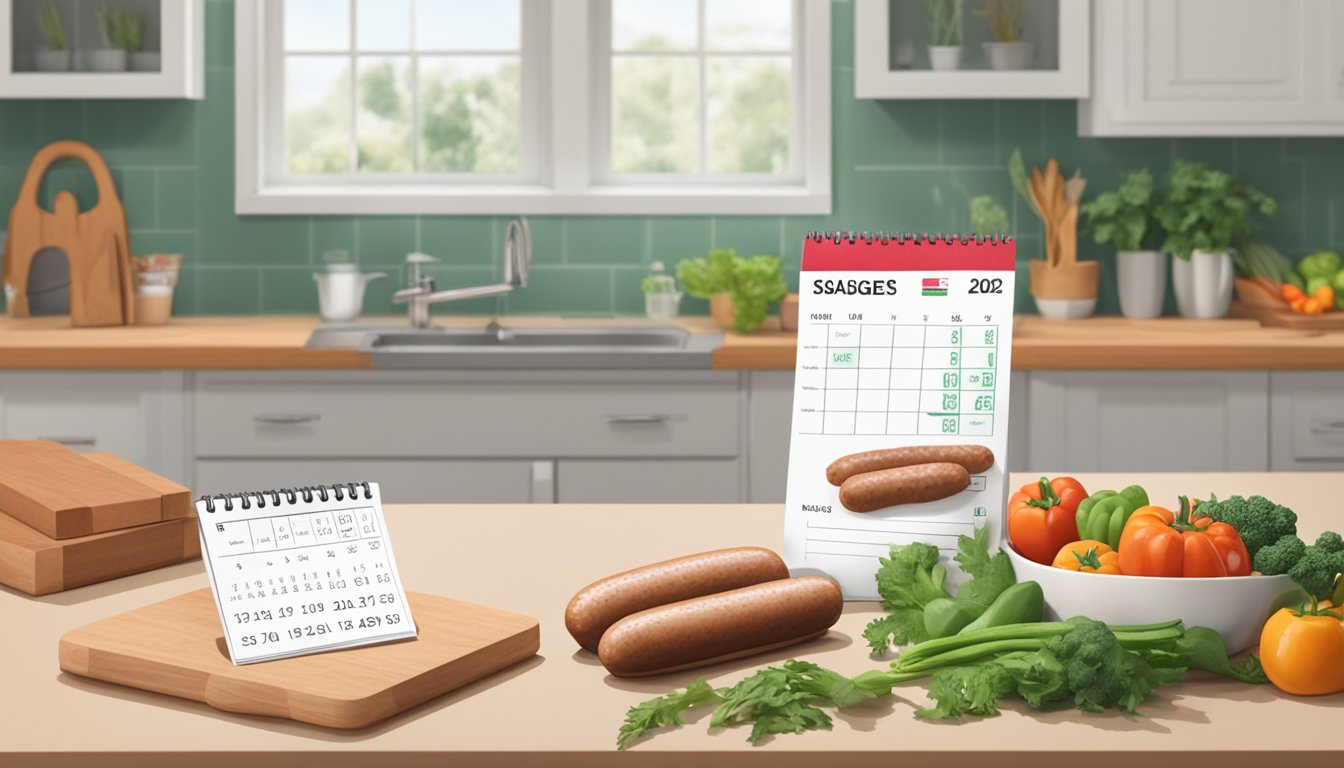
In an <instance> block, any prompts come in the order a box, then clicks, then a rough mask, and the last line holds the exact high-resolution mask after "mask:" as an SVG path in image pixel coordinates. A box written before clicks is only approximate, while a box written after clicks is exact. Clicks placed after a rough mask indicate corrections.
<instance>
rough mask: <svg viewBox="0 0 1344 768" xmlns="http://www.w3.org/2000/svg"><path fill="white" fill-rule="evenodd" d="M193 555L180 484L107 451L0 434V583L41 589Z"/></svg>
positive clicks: (196, 544) (192, 522)
mask: <svg viewBox="0 0 1344 768" xmlns="http://www.w3.org/2000/svg"><path fill="white" fill-rule="evenodd" d="M199 556H200V540H199V536H198V534H197V531H196V517H195V511H194V507H193V505H192V501H191V491H190V490H188V489H187V488H185V487H183V486H181V485H178V484H177V483H174V482H172V481H171V480H168V479H166V478H163V477H160V476H158V475H156V474H154V473H152V472H150V471H148V470H146V469H142V468H141V467H138V466H136V465H134V464H132V463H130V462H128V461H125V460H124V459H121V458H118V457H117V456H114V455H112V454H107V453H76V452H75V451H72V450H70V449H69V448H66V447H65V446H62V445H59V444H57V443H52V442H47V441H43V440H0V584H6V585H8V586H10V587H13V588H14V589H18V590H21V591H23V592H27V593H28V594H31V595H45V594H48V593H51V592H60V591H62V590H66V589H72V588H74V587H80V586H84V585H87V584H94V583H97V582H100V581H107V580H108V579H114V578H118V577H120V576H126V575H129V574H132V573H139V572H141V571H147V570H151V569H154V568H159V567H162V566H165V565H170V564H172V563H177V562H181V561H183V560H190V559H192V558H195V557H199Z"/></svg>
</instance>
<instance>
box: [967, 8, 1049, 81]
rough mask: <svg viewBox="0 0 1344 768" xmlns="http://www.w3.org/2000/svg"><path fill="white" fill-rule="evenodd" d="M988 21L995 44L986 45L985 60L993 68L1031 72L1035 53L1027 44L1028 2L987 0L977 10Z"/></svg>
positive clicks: (984, 44) (1030, 45) (988, 43)
mask: <svg viewBox="0 0 1344 768" xmlns="http://www.w3.org/2000/svg"><path fill="white" fill-rule="evenodd" d="M977 13H978V14H979V15H980V16H983V17H984V18H985V20H986V21H988V22H989V34H990V37H992V38H994V40H993V42H987V43H983V44H982V45H983V46H984V49H985V61H986V62H987V63H988V64H989V68H990V69H998V70H1009V69H1031V65H1032V62H1033V61H1034V60H1035V58H1036V50H1035V48H1034V47H1033V46H1032V44H1031V43H1028V42H1024V41H1023V40H1022V36H1023V35H1025V34H1026V32H1027V0H985V7H984V8H982V9H981V10H979V11H977Z"/></svg>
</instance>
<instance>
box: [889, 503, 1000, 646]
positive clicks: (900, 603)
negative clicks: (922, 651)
mask: <svg viewBox="0 0 1344 768" xmlns="http://www.w3.org/2000/svg"><path fill="white" fill-rule="evenodd" d="M953 559H954V560H955V561H956V563H957V565H959V566H960V567H961V570H962V571H963V572H964V573H965V574H966V575H967V576H969V577H970V579H969V580H968V581H966V582H964V583H963V584H962V585H961V586H960V587H958V589H957V593H956V595H953V594H952V593H951V592H949V591H948V590H947V588H946V587H945V586H944V581H945V580H946V578H947V569H946V568H945V567H944V566H942V565H941V564H939V562H938V548H937V547H935V546H933V545H932V544H925V543H922V542H916V543H913V544H894V545H892V547H891V551H890V553H889V556H888V557H883V558H879V560H878V562H879V563H880V565H879V567H878V570H877V593H878V594H879V595H881V597H882V608H883V610H885V611H886V612H887V615H886V616H883V617H881V618H877V619H874V620H873V621H871V622H869V624H868V626H867V627H865V628H864V630H863V637H864V639H865V640H867V641H868V647H869V648H871V649H872V650H873V652H874V653H883V652H885V651H886V650H887V648H888V647H890V646H891V645H906V644H908V643H918V642H921V641H923V640H928V639H929V638H930V637H933V635H932V634H930V631H929V627H928V626H927V625H926V622H925V613H926V611H927V609H928V607H929V605H930V604H931V603H934V602H935V601H938V600H951V599H953V598H955V599H956V600H957V601H959V602H960V603H962V604H963V606H964V607H965V609H966V610H974V611H975V616H973V617H972V618H973V619H974V618H975V617H978V616H979V615H980V614H981V613H984V612H985V611H986V610H987V609H988V608H989V606H990V604H991V603H993V602H994V599H995V598H997V597H998V596H999V595H1000V594H1001V593H1002V592H1003V591H1004V590H1006V589H1008V588H1009V587H1011V586H1012V585H1013V584H1014V583H1015V582H1016V577H1015V576H1014V575H1013V565H1012V563H1011V562H1010V561H1009V560H1008V555H1007V554H1005V553H1004V552H1002V551H999V552H996V553H994V554H992V555H991V554H990V552H989V529H988V528H987V527H984V526H982V527H980V528H977V529H976V530H975V535H974V536H964V535H963V536H958V537H957V554H956V556H955V557H954V558H953ZM938 605H939V606H942V605H943V604H942V603H938ZM935 610H936V611H944V610H948V609H947V608H943V607H936V608H935ZM933 624H934V626H935V627H941V628H946V627H948V626H950V625H951V622H945V617H942V616H941V615H940V616H939V617H935V620H934V622H933ZM954 631H955V630H954Z"/></svg>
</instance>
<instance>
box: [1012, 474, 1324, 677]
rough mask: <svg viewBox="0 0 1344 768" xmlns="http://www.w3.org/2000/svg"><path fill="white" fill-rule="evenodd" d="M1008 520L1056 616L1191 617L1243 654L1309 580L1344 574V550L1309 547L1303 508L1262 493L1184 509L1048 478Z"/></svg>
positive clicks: (1125, 620)
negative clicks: (1340, 570) (1302, 527)
mask: <svg viewBox="0 0 1344 768" xmlns="http://www.w3.org/2000/svg"><path fill="white" fill-rule="evenodd" d="M1007 522H1008V525H1007V530H1008V537H1009V547H1008V548H1007V549H1008V557H1009V558H1010V560H1011V561H1012V564H1013V569H1014V571H1015V572H1016V574H1017V578H1018V580H1019V581H1025V580H1028V579H1030V580H1032V581H1035V582H1037V583H1039V584H1040V585H1041V590H1042V592H1043V593H1044V596H1045V615H1046V618H1048V619H1061V618H1070V617H1073V616H1087V617H1089V618H1093V619H1096V620H1098V621H1102V622H1105V623H1107V624H1111V625H1117V626H1125V625H1137V624H1152V623H1156V622H1161V621H1166V620H1170V619H1180V620H1181V621H1183V622H1184V623H1185V625H1186V626H1187V627H1192V626H1201V627H1208V628H1210V629H1213V630H1216V631H1217V632H1218V633H1219V634H1220V635H1222V637H1223V640H1224V642H1225V643H1226V645H1227V649H1228V651H1229V652H1232V653H1236V652H1239V651H1242V650H1245V649H1247V648H1250V647H1252V646H1254V645H1255V644H1256V643H1257V642H1258V641H1259V638H1260V631H1261V628H1262V627H1263V626H1264V623H1265V620H1266V619H1267V618H1269V616H1270V615H1271V614H1272V613H1274V612H1275V611H1276V610H1278V609H1279V608H1281V607H1284V606H1286V605H1290V604H1301V603H1302V602H1303V600H1304V599H1305V595H1304V593H1303V590H1302V588H1301V587H1300V586H1299V582H1300V583H1303V584H1308V585H1310V584H1311V583H1313V581H1321V582H1322V584H1323V585H1328V583H1329V581H1330V580H1332V579H1333V574H1334V572H1335V571H1333V570H1332V569H1334V568H1336V567H1341V566H1344V542H1341V543H1339V544H1336V543H1335V541H1334V540H1333V539H1329V538H1328V537H1329V535H1327V536H1323V537H1322V540H1321V541H1318V542H1317V544H1316V545H1313V546H1312V547H1308V546H1307V545H1306V544H1304V543H1303V542H1302V541H1301V540H1300V539H1298V538H1297V536H1296V534H1297V527H1296V526H1297V516H1296V515H1295V514H1294V513H1293V512H1292V510H1290V509H1287V508H1286V507H1283V506H1280V505H1277V504H1275V503H1274V502H1272V501H1270V500H1268V499H1265V498H1263V497H1260V496H1252V497H1250V498H1242V497H1239V496H1233V497H1231V498H1228V499H1226V500H1223V501H1219V500H1217V499H1210V500H1208V501H1204V502H1197V503H1191V502H1188V501H1185V500H1183V503H1182V504H1181V505H1180V506H1179V507H1178V508H1177V509H1174V510H1173V509H1167V508H1164V507H1161V506H1158V505H1155V504H1150V503H1149V499H1148V497H1147V494H1146V493H1145V492H1144V490H1143V489H1142V488H1140V487H1138V486H1130V487H1129V488H1125V489H1123V490H1121V491H1099V492H1097V493H1094V494H1091V495H1089V494H1088V493H1087V492H1086V491H1085V490H1083V488H1082V486H1081V485H1079V484H1078V483H1077V481H1076V480H1073V479H1072V478H1067V477H1062V478H1055V479H1054V480H1047V479H1046V478H1042V479H1041V481H1040V483H1039V484H1031V485H1028V486H1024V487H1023V488H1022V490H1020V491H1018V492H1017V493H1015V494H1014V495H1013V497H1012V498H1011V499H1010V500H1009V504H1008V521H1007ZM1334 537H1335V539H1338V538H1339V537H1338V535H1334ZM1318 548H1319V549H1320V552H1319V555H1320V557H1316V556H1315V554H1312V553H1314V552H1315V550H1317V549H1318ZM1309 551H1310V552H1309ZM1309 554H1310V555H1311V556H1308V555H1309ZM1316 571H1320V572H1321V573H1320V578H1319V579H1317V578H1316V575H1317V574H1316V573H1315V572H1316ZM1327 571H1329V574H1327V573H1326V572H1327ZM1290 572H1291V573H1292V575H1289V573H1290Z"/></svg>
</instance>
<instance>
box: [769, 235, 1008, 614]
mask: <svg viewBox="0 0 1344 768" xmlns="http://www.w3.org/2000/svg"><path fill="white" fill-rule="evenodd" d="M1014 261H1015V259H1014V243H1013V241H1012V240H1011V239H1007V238H970V237H956V236H952V237H941V236H940V237H929V236H915V235H901V234H870V233H863V234H856V233H824V234H819V233H812V234H810V235H809V236H808V237H807V239H806V240H805V241H804V247H803V264H802V273H801V276H800V281H799V283H800V291H799V294H800V305H799V330H798V360H797V366H796V377H795V384H794V401H793V419H792V420H793V426H792V441H791V444H790V453H789V475H788V492H787V511H786V515H785V546H784V554H785V558H786V560H787V561H788V563H789V565H790V566H791V567H792V568H795V569H814V570H819V571H821V572H824V573H826V574H827V575H829V576H831V577H832V578H835V579H836V580H837V581H838V582H839V583H840V585H841V587H842V589H843V590H844V593H845V597H846V599H850V600H872V599H876V598H877V594H876V585H875V583H874V581H873V571H872V562H873V558H874V557H876V556H885V555H886V554H887V551H888V548H889V547H890V545H892V544H904V543H909V542H911V541H927V542H932V543H935V544H937V545H938V547H939V548H940V549H941V550H943V552H944V554H945V555H949V557H948V558H947V560H948V563H947V565H948V568H949V572H950V573H951V575H952V578H954V579H955V578H957V577H958V576H959V573H958V571H957V569H956V565H955V563H954V562H952V561H951V559H950V554H951V553H954V552H955V546H956V537H957V536H958V535H959V534H962V533H969V532H970V531H971V530H972V529H973V528H975V527H978V526H988V527H989V528H990V532H991V537H992V538H994V539H997V537H998V536H999V534H1000V531H999V528H1000V525H1001V519H1002V513H1003V504H1004V499H1005V492H1006V486H1005V480H1006V473H1005V469H1004V466H1005V459H1006V454H1007V447H1008V446H1007V443H1008V440H1007V434H1008V408H1007V403H1008V385H1009V379H1010V377H1009V376H1008V372H1009V371H1010V370H1011V360H1010V355H1011V351H1012V320H1013V293H1014V287H1013V286H1014V282H1013V278H1014Z"/></svg>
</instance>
